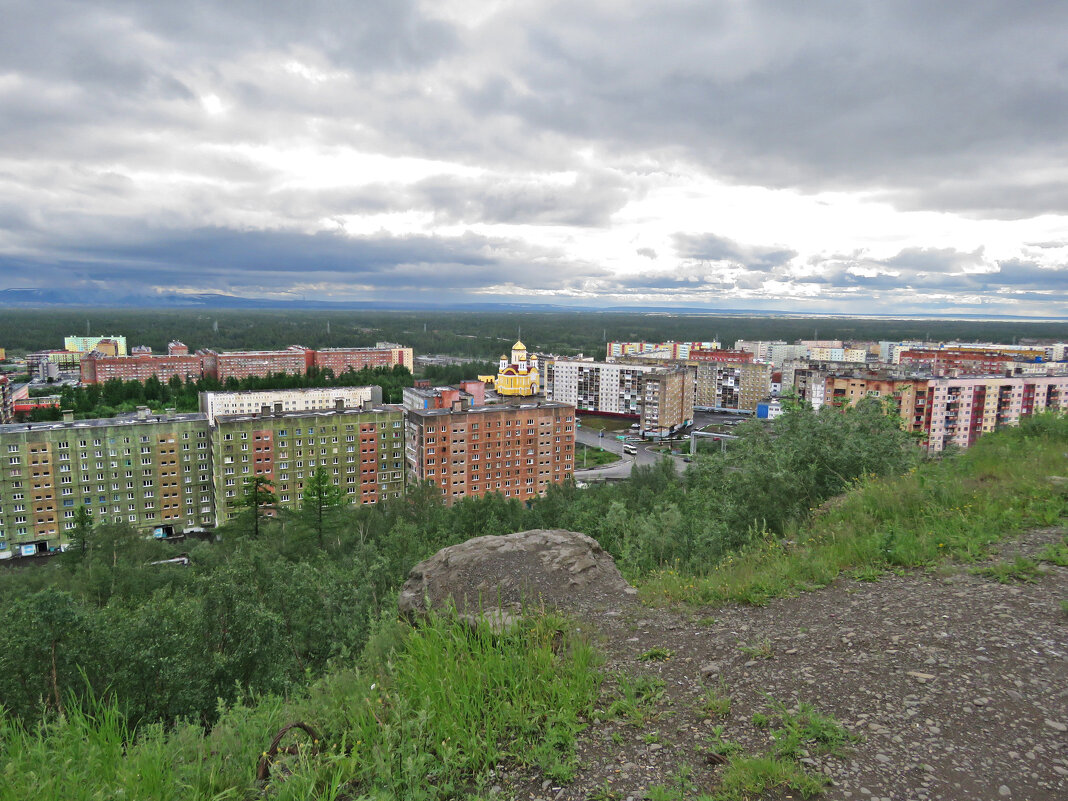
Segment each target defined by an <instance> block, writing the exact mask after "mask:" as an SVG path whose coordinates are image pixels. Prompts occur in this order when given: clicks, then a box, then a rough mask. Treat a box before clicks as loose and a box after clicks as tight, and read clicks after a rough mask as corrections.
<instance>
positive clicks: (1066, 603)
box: [1061, 600, 1068, 615]
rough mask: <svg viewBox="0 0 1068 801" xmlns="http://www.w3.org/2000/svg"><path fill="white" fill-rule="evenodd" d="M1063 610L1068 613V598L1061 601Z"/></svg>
mask: <svg viewBox="0 0 1068 801" xmlns="http://www.w3.org/2000/svg"><path fill="white" fill-rule="evenodd" d="M1061 611H1062V612H1064V614H1065V615H1068V600H1065V601H1061Z"/></svg>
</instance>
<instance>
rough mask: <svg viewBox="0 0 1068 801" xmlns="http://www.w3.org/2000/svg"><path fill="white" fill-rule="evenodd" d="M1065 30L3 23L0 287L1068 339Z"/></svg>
mask: <svg viewBox="0 0 1068 801" xmlns="http://www.w3.org/2000/svg"><path fill="white" fill-rule="evenodd" d="M1066 31H1068V6H1066V5H1065V4H1064V3H1059V2H1045V1H1043V0H1036V2H1032V3H1027V4H1024V5H1022V6H1021V5H1020V4H1018V3H1009V2H1007V1H1006V0H1002V1H999V2H995V1H994V0H947V1H946V2H942V3H934V4H932V3H921V2H899V1H897V0H895V2H890V0H881V1H879V2H871V3H862V4H852V5H849V4H846V5H843V4H841V3H831V2H829V1H828V0H813V2H809V3H803V4H798V3H789V2H785V1H784V0H751V1H750V2H745V3H735V2H724V1H723V0H717V1H715V2H709V3H703V4H695V3H692V2H682V1H681V0H663V1H662V2H659V3H655V4H650V3H641V2H637V1H636V0H634V1H632V2H624V1H622V0H613V2H607V0H593V1H592V2H585V3H567V2H554V1H552V0H514V2H503V1H502V2H489V3H487V2H480V3H475V2H467V0H435V1H434V2H431V0H425V2H420V1H419V0H398V2H391V3H375V2H369V1H368V0H361V1H360V2H348V3H341V2H337V0H331V1H330V2H310V3H307V4H302V5H301V7H300V8H299V9H298V8H297V7H296V6H294V7H293V9H292V10H291V11H290V10H287V9H285V8H275V7H270V8H267V7H265V6H264V5H263V4H262V3H253V2H250V1H249V0H235V2H230V3H224V4H219V3H209V2H203V1H201V2H196V1H194V2H189V3H185V4H179V5H175V4H170V5H167V4H156V3H135V2H131V1H130V0H100V2H94V3H92V4H85V3H75V2H59V0H38V1H37V2H28V1H23V0H11V1H10V2H8V3H6V4H5V14H4V24H3V25H2V26H0V119H2V120H3V124H2V125H0V289H2V288H8V287H30V286H33V287H37V286H40V287H46V286H49V285H54V284H57V283H59V284H63V285H65V286H72V285H79V284H84V285H87V286H89V285H99V284H101V283H105V282H107V281H109V280H120V281H122V282H123V283H124V284H125V285H126V286H127V287H130V288H136V287H141V288H144V289H147V290H153V289H160V290H168V289H176V290H179V291H213V292H233V293H239V294H252V295H262V296H272V297H273V296H292V295H303V296H306V297H317V298H322V299H347V298H351V299H359V298H374V299H378V300H382V299H390V298H396V299H402V298H403V299H411V297H412V296H413V295H416V296H424V297H433V298H434V299H437V300H440V299H455V300H461V299H467V300H470V299H477V298H486V299H500V298H508V299H512V300H519V299H524V298H528V297H529V298H533V299H537V300H547V299H553V300H556V301H558V302H564V303H567V302H576V303H577V302H582V303H584V304H589V303H596V302H604V303H606V304H608V303H611V304H619V303H627V302H634V303H651V302H674V301H679V302H686V303H687V304H688V305H694V304H706V305H709V306H711V307H716V306H731V307H740V306H745V305H750V306H753V307H761V306H763V307H775V306H780V307H781V306H782V305H783V303H790V304H793V305H794V306H795V307H806V308H810V309H812V310H820V311H839V312H851V311H854V312H862V311H868V310H870V308H871V307H872V306H878V307H879V308H880V309H881V310H884V311H894V310H900V311H909V310H916V311H927V312H931V311H944V312H946V313H952V312H954V311H967V312H976V311H989V312H990V313H991V314H996V313H1013V314H1036V315H1039V314H1040V315H1058V316H1060V315H1065V314H1066V313H1068V304H1066V301H1068V279H1066V275H1068V273H1066V270H1068V145H1066V144H1065V143H1066V142H1068V136H1066V134H1068V57H1066V56H1065V55H1064V52H1065V51H1064V47H1063V38H1064V34H1065V32H1066Z"/></svg>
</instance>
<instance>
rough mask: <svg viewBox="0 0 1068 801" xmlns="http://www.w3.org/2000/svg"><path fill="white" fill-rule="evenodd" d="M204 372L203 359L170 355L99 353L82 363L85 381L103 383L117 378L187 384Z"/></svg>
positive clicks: (83, 379)
mask: <svg viewBox="0 0 1068 801" xmlns="http://www.w3.org/2000/svg"><path fill="white" fill-rule="evenodd" d="M201 372H202V366H201V359H200V357H199V356H189V355H184V356H183V355H173V356H172V355H166V356H154V355H152V353H144V352H138V353H133V354H130V355H129V356H106V355H104V354H103V353H100V352H99V351H93V352H92V353H88V354H86V355H85V357H84V358H83V359H82V360H81V382H82V383H83V384H103V383H104V382H106V381H110V380H111V379H113V378H117V379H119V380H121V381H147V380H148V379H149V378H151V377H152V376H155V377H156V378H158V379H159V380H160V381H161V382H163V383H164V384H165V383H167V382H168V381H170V380H171V378H173V377H174V376H178V378H180V379H182V381H185V380H186V379H187V378H188V379H191V380H194V381H195V380H196V379H198V378H200V376H201Z"/></svg>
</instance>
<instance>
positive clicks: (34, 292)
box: [0, 289, 1068, 322]
mask: <svg viewBox="0 0 1068 801" xmlns="http://www.w3.org/2000/svg"><path fill="white" fill-rule="evenodd" d="M3 308H8V309H15V308H24V309H38V308H71V309H74V308H98V309H100V308H106V309H123V308H142V309H143V308H152V309H183V308H185V309H268V310H269V309H277V310H294V311H297V310H315V309H321V310H330V311H334V310H336V311H341V310H345V309H373V310H378V311H388V310H396V311H453V310H455V311H486V312H494V311H496V312H509V311H511V312H523V311H526V312H587V313H589V312H603V313H617V314H618V313H628V312H629V313H641V314H707V315H717V316H744V317H824V318H828V317H831V318H833V317H849V318H873V319H953V320H1020V321H1029V322H1049V321H1055V322H1061V321H1068V316H1062V317H1044V318H1036V317H1032V316H1026V315H1011V314H995V315H990V314H964V313H952V314H945V313H941V314H922V313H905V314H901V313H899V314H843V313H835V312H827V311H799V310H796V309H795V310H792V311H783V310H778V309H723V308H711V307H707V306H589V305H585V306H571V305H564V304H553V303H502V302H481V303H471V302H467V303H456V302H452V303H450V302H441V303H425V302H403V301H385V300H370V301H355V300H339V301H332V300H303V299H301V300H272V299H267V298H244V297H239V296H237V295H224V294H220V293H212V292H204V293H199V294H179V293H152V294H136V293H129V294H120V293H115V292H110V291H107V290H99V289H0V309H3Z"/></svg>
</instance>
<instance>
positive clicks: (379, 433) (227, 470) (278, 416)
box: [211, 402, 405, 523]
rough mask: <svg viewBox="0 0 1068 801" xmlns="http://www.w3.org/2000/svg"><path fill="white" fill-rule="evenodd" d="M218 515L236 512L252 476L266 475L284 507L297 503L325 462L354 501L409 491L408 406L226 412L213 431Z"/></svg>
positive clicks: (226, 516)
mask: <svg viewBox="0 0 1068 801" xmlns="http://www.w3.org/2000/svg"><path fill="white" fill-rule="evenodd" d="M211 453H212V459H213V463H214V466H215V479H214V484H215V501H216V511H217V515H218V521H219V523H225V522H227V521H229V520H233V519H234V517H236V516H237V515H238V514H239V513H240V511H241V507H240V505H239V502H240V500H241V497H242V495H243V493H244V484H245V481H246V480H247V479H249V478H251V477H253V476H263V477H265V478H267V479H268V480H269V481H270V482H271V487H272V488H273V490H274V493H275V494H276V495H277V496H278V505H279V507H280V508H283V509H294V508H298V507H299V506H300V505H301V503H302V501H303V497H304V486H305V483H306V482H307V480H308V479H309V478H310V477H311V475H312V474H313V473H314V472H315V471H316V470H317V469H318V468H319V467H324V468H326V470H327V471H328V472H329V473H330V477H331V479H332V480H333V482H334V484H335V485H337V486H339V487H341V488H342V489H344V490H345V493H346V496H347V497H348V500H349V503H351V504H370V503H377V502H378V501H382V500H385V499H387V498H399V497H400V496H401V495H402V494H403V493H404V478H405V465H404V413H403V412H402V410H401V409H399V408H398V407H396V406H376V405H374V404H372V403H370V402H368V403H365V404H364V405H363V406H362V407H361V408H359V409H343V408H340V407H339V408H338V409H337V410H335V411H308V412H285V411H279V410H276V409H275V408H272V407H265V408H263V409H262V410H261V411H260V413H259V414H248V415H237V416H234V417H219V418H217V419H216V426H215V428H214V430H213V431H212V435H211Z"/></svg>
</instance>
